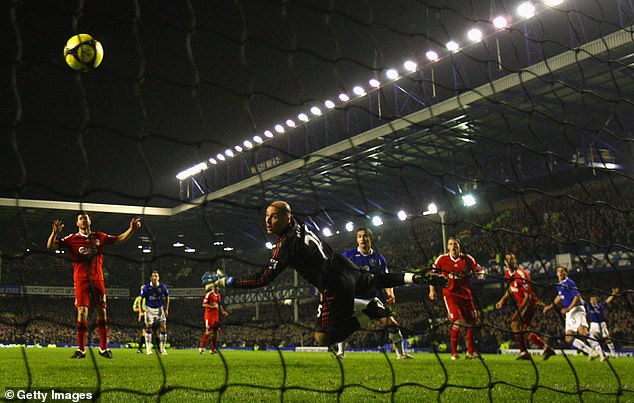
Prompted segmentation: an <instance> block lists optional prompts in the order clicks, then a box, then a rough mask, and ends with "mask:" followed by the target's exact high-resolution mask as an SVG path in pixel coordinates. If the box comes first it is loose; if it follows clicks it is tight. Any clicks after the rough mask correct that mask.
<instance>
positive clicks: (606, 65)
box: [0, 30, 634, 254]
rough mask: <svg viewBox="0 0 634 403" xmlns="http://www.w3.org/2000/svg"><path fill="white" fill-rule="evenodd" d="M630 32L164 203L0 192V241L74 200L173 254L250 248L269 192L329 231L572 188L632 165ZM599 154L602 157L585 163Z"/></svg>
mask: <svg viewBox="0 0 634 403" xmlns="http://www.w3.org/2000/svg"><path fill="white" fill-rule="evenodd" d="M630 36H631V34H630V31H626V30H622V31H617V32H616V33H614V34H611V35H609V36H606V37H604V38H601V39H599V40H596V41H594V42H591V43H588V44H586V45H584V46H582V47H581V48H580V49H579V50H571V51H568V52H563V53H561V54H558V55H555V56H553V57H552V58H550V59H548V60H546V61H544V62H541V63H538V64H536V65H534V66H532V67H530V68H528V69H526V70H523V71H521V72H519V73H508V74H506V75H503V76H501V77H500V78H498V79H496V80H493V81H492V82H486V83H484V84H483V85H481V86H479V87H476V88H475V89H473V90H469V91H465V92H462V93H460V94H459V95H457V96H453V97H447V98H446V99H445V100H443V101H441V102H438V103H435V104H433V105H430V106H428V107H424V108H422V109H420V110H418V111H415V112H413V113H411V114H409V115H406V116H403V117H400V118H393V119H391V120H389V121H388V122H387V123H383V124H380V125H376V127H373V128H371V129H368V130H366V131H364V132H362V133H360V134H358V135H356V136H353V137H351V138H350V139H346V140H342V141H339V142H336V143H334V144H331V145H329V146H326V147H323V148H320V149H319V150H318V151H315V152H312V153H309V154H307V155H299V156H294V158H293V159H292V160H290V161H289V162H286V163H280V162H279V161H278V165H277V166H274V167H270V168H268V169H264V170H262V171H261V172H257V173H255V174H254V173H252V172H251V173H249V174H250V175H247V177H246V178H245V179H240V180H234V183H231V184H229V185H228V186H225V187H222V188H219V189H216V190H212V191H210V192H209V194H206V195H203V196H201V197H199V198H196V199H193V200H190V201H185V202H184V203H174V204H173V205H172V206H171V207H156V208H155V207H142V206H140V207H135V206H131V205H127V206H123V205H108V204H101V205H100V204H89V203H87V204H83V205H80V204H79V203H77V202H55V201H44V200H39V201H29V200H18V199H10V198H5V199H2V201H1V203H2V208H0V222H1V225H2V228H3V229H4V230H3V232H2V235H1V237H2V245H3V248H4V249H5V252H12V251H21V250H24V249H26V248H33V249H38V248H42V246H43V245H44V243H45V240H46V237H47V235H48V229H49V226H48V224H49V223H50V222H52V220H53V219H54V218H56V217H61V218H63V219H64V221H65V222H66V224H67V229H69V228H71V227H74V223H73V221H72V220H73V214H72V213H71V212H70V211H73V212H74V211H77V210H78V209H79V208H80V207H81V208H83V209H86V210H88V211H91V212H92V215H93V222H94V223H95V225H94V227H95V229H104V230H106V231H107V232H110V233H116V232H117V231H118V230H122V229H124V228H125V227H126V226H127V223H128V221H129V218H130V217H131V216H132V215H143V216H144V217H145V227H144V231H143V236H142V237H141V238H140V241H141V243H142V244H146V245H152V247H153V248H154V250H155V251H156V252H157V253H173V250H174V248H173V246H172V244H173V243H174V242H177V241H180V242H182V243H184V244H185V245H187V246H189V247H192V248H195V249H197V251H198V253H203V254H216V253H223V252H222V251H218V247H220V246H222V247H226V246H229V247H234V248H238V249H254V248H258V247H262V245H263V242H264V240H265V239H266V237H265V233H264V230H263V211H264V209H265V207H266V205H267V203H268V202H269V201H271V200H274V199H283V200H287V201H289V202H290V203H291V205H293V207H294V209H295V213H297V214H298V215H300V216H301V217H302V218H303V219H305V220H309V221H312V222H313V223H314V224H315V225H316V226H318V227H324V226H332V227H333V228H335V229H338V228H340V227H342V226H343V224H344V223H345V222H346V221H348V220H352V221H357V223H360V222H364V221H365V220H367V219H368V218H369V216H370V215H372V214H374V213H379V214H382V215H391V216H394V215H395V214H396V212H397V211H398V210H399V209H401V208H402V209H405V210H406V211H408V212H409V213H410V214H413V215H419V214H421V213H422V211H423V210H424V208H425V206H426V205H427V204H426V203H428V202H430V201H435V202H436V203H440V204H441V205H442V206H444V207H443V208H444V209H452V210H455V209H457V208H459V207H458V205H457V201H456V200H454V199H453V196H457V195H459V194H460V193H461V192H466V191H468V190H470V189H475V190H477V191H478V192H480V195H481V196H482V197H486V198H489V201H490V202H491V201H493V200H495V199H496V198H500V197H508V196H509V195H513V194H516V195H519V194H520V192H522V191H524V190H525V189H528V188H531V187H532V188H535V189H539V191H542V192H547V191H549V190H551V189H556V188H557V187H558V186H561V185H562V184H565V183H566V182H567V183H572V182H570V180H565V179H564V180H563V182H559V181H560V180H561V178H565V177H566V176H567V175H569V173H570V172H571V171H572V170H575V169H577V170H578V171H581V170H582V169H581V168H582V167H588V169H590V167H589V162H595V163H599V165H598V166H599V171H601V170H605V169H606V167H605V166H603V167H601V166H600V164H605V163H607V162H610V163H612V162H617V163H623V164H627V165H629V164H631V159H630V158H629V155H630V154H629V150H627V149H624V148H622V146H623V145H625V144H627V141H625V142H624V143H623V140H624V139H622V138H620V137H619V136H618V135H617V134H615V133H616V132H617V131H628V132H629V131H630V130H631V129H632V127H631V125H632V121H631V119H627V118H625V119H624V116H622V115H621V111H620V108H621V106H622V104H623V94H631V93H633V92H634V84H633V80H632V77H631V75H632V73H631V68H630V64H631V63H632V62H633V60H632V59H634V55H633V54H632V53H631V50H632V47H631V37H630ZM623 106H624V107H625V108H627V107H631V105H629V104H627V103H626V105H623ZM365 112H369V115H371V114H372V111H365ZM518 122H520V123H521V124H518ZM625 140H626V139H625ZM597 150H605V152H604V154H603V155H596V158H595V160H594V161H589V160H588V158H589V156H591V155H593V152H595V151H597ZM296 157H298V158H296ZM509 158H510V159H513V161H511V162H512V163H511V164H507V163H506V162H508V159H509ZM602 158H603V159H602ZM518 161H520V162H519V163H518ZM501 162H504V163H503V164H501ZM501 166H503V167H515V169H516V171H515V172H511V171H506V172H501V171H500V167H501ZM218 169H222V167H219V168H218ZM557 171H562V172H564V175H563V176H562V177H559V178H558V177H556V176H554V175H553V174H555V173H556V172H557ZM594 172H595V173H596V168H594ZM206 174H208V173H206ZM549 182H550V183H549ZM538 184H539V185H538ZM484 195H486V196H484ZM68 210H70V211H68ZM113 213H118V214H113ZM337 226H338V227H337ZM219 241H221V242H222V244H221V245H217V246H218V247H214V246H213V245H214V242H219ZM136 246H137V245H130V248H135V247H136Z"/></svg>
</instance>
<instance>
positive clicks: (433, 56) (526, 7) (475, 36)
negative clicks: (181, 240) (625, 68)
mask: <svg viewBox="0 0 634 403" xmlns="http://www.w3.org/2000/svg"><path fill="white" fill-rule="evenodd" d="M563 2H564V0H542V1H540V2H539V3H542V5H543V6H544V9H542V10H541V11H546V10H547V9H549V8H553V7H555V6H558V5H560V4H562V3H563ZM516 13H517V14H518V15H519V16H520V17H521V18H522V21H526V20H528V19H531V18H533V17H534V16H535V15H537V14H538V13H539V12H538V11H537V9H536V7H535V4H534V3H533V2H531V1H523V2H521V3H519V5H518V6H517V7H516ZM502 20H503V22H502ZM510 21H511V18H509V17H506V16H503V15H498V16H497V17H495V18H494V19H493V20H492V21H489V22H490V23H491V25H493V27H494V32H492V33H491V34H489V35H488V36H490V35H495V34H497V33H499V32H501V31H503V30H508V29H509V28H510V27H511V25H512V24H511V23H510ZM467 37H468V38H469V40H470V41H471V42H472V43H471V45H473V44H477V43H479V42H481V41H483V40H484V39H485V37H484V33H483V32H482V31H481V30H480V29H479V28H477V27H474V28H471V29H470V30H468V32H467ZM462 48H463V47H461V46H460V45H459V44H458V43H457V42H456V41H453V40H450V41H449V42H447V45H446V47H445V50H446V51H447V52H449V53H450V54H451V53H457V52H459V51H460V50H461V49H462ZM425 56H426V58H427V60H428V61H429V62H430V63H432V64H434V63H436V62H438V61H439V60H440V59H441V58H440V57H439V55H438V53H437V52H436V51H434V50H433V49H429V50H427V52H426V53H425ZM424 66H428V65H424ZM424 66H420V67H419V65H418V64H417V63H416V62H414V61H412V60H407V61H405V62H404V64H403V68H404V69H405V71H406V74H405V75H410V74H413V73H416V72H417V71H420V70H421V68H422V67H424ZM384 74H386V76H387V78H388V79H389V80H390V82H394V81H397V80H399V79H400V78H402V77H403V76H401V75H400V74H399V73H398V71H397V70H396V69H393V68H390V69H387V70H385V72H384ZM381 86H382V84H381V83H380V82H379V81H378V80H376V79H372V80H370V87H372V88H373V90H371V91H365V89H363V87H361V86H355V87H354V88H353V90H352V92H353V93H354V94H355V95H357V97H358V98H362V97H364V96H366V95H369V93H371V92H374V91H376V90H378V89H379V88H380V87H381ZM342 96H345V97H346V98H342ZM339 99H340V100H341V101H342V103H347V102H350V98H349V97H348V95H347V94H340V95H339ZM324 104H325V105H326V107H327V108H328V109H332V108H334V107H335V105H334V103H333V102H332V101H330V100H327V101H325V102H324ZM310 111H311V113H312V114H313V116H314V117H315V118H317V117H319V116H321V115H322V111H321V110H320V109H319V108H318V107H317V106H313V107H311V108H310ZM299 116H302V117H301V118H299V120H300V121H301V122H302V123H307V122H308V121H309V120H310V118H309V117H308V115H307V114H305V113H303V112H302V113H300V114H299V115H298V117H299ZM289 122H292V123H291V124H289ZM286 123H287V126H288V127H289V128H291V129H293V128H296V127H298V126H299V125H297V124H295V122H294V121H292V120H291V119H288V120H286ZM275 131H276V132H277V133H279V134H283V133H284V132H285V130H284V126H283V125H281V124H278V125H276V126H275ZM269 133H270V131H269ZM256 137H259V136H257V135H256V136H254V137H253V139H254V140H255V138H256ZM267 137H268V138H272V137H273V136H272V135H270V136H269V135H267ZM259 138H261V137H259ZM246 141H249V140H245V142H246ZM256 143H258V144H261V143H262V141H256ZM236 147H240V146H236ZM248 148H249V149H250V148H252V147H248ZM225 154H226V152H225ZM219 155H222V154H219ZM226 155H227V157H228V158H232V157H233V156H234V155H233V154H232V155H229V154H226ZM212 159H213V158H210V159H209V161H210V162H211V163H213V164H214V165H216V163H217V162H216V161H215V160H214V161H213V162H212V161H211V160H212ZM218 159H219V160H221V161H225V160H226V159H225V158H224V157H223V158H218ZM206 169H207V165H206V163H205V162H202V163H199V164H196V165H195V166H193V167H190V168H188V169H185V170H183V171H181V172H179V173H178V174H177V175H176V178H177V179H178V180H180V181H183V180H186V179H189V178H190V177H192V176H195V175H197V174H199V173H201V172H202V171H204V170H206Z"/></svg>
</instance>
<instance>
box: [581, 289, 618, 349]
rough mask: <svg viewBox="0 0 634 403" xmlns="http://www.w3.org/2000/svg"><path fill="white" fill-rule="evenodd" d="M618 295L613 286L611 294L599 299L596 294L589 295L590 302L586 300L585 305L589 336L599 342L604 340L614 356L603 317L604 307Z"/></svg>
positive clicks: (612, 344)
mask: <svg viewBox="0 0 634 403" xmlns="http://www.w3.org/2000/svg"><path fill="white" fill-rule="evenodd" d="M617 295H619V289H618V288H613V289H612V294H611V295H610V296H609V297H607V298H606V299H605V301H601V300H600V299H599V297H598V296H596V295H592V296H590V302H586V304H585V307H586V311H588V319H590V331H589V332H588V333H589V334H590V337H593V338H595V339H596V340H598V341H599V342H604V343H605V344H606V345H607V346H608V349H609V350H610V355H611V356H612V357H616V349H615V348H614V343H612V339H610V332H609V331H608V324H607V321H606V318H605V307H606V306H607V305H609V304H610V303H612V301H614V297H615V296H617Z"/></svg>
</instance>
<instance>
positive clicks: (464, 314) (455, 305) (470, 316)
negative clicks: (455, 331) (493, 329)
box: [443, 297, 478, 323]
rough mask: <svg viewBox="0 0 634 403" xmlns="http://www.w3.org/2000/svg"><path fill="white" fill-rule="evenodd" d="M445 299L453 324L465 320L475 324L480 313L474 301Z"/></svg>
mask: <svg viewBox="0 0 634 403" xmlns="http://www.w3.org/2000/svg"><path fill="white" fill-rule="evenodd" d="M443 299H444V300H445V306H446V307H447V312H448V313H449V320H450V321H451V322H454V321H456V320H458V319H464V320H465V321H467V322H468V323H474V322H475V321H476V320H477V319H478V311H477V310H476V307H475V304H474V303H473V300H472V299H467V298H453V297H443Z"/></svg>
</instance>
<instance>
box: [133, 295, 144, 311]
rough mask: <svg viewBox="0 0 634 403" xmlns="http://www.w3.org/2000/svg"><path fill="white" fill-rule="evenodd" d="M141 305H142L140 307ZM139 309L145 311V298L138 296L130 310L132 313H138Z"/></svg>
mask: <svg viewBox="0 0 634 403" xmlns="http://www.w3.org/2000/svg"><path fill="white" fill-rule="evenodd" d="M141 304H143V305H142V306H141ZM139 308H142V309H141V310H142V311H145V298H142V297H141V296H140V295H138V296H137V297H136V298H135V299H134V303H133V304H132V310H133V311H134V312H138V311H139Z"/></svg>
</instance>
